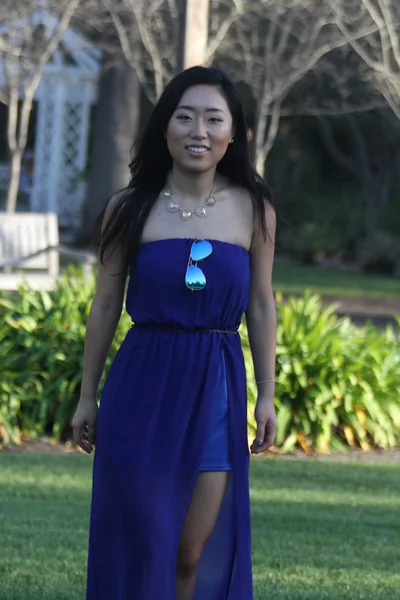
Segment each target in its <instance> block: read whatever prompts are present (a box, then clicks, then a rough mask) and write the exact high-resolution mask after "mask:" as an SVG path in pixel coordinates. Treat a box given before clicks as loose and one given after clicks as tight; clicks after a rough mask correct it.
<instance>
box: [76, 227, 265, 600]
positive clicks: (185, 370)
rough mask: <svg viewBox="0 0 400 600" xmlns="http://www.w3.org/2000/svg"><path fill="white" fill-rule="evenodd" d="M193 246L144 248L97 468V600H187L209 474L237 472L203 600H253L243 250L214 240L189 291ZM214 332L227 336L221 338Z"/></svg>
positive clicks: (93, 565)
mask: <svg viewBox="0 0 400 600" xmlns="http://www.w3.org/2000/svg"><path fill="white" fill-rule="evenodd" d="M193 241H194V240H193V239H181V238H173V239H166V240H159V241H155V242H149V243H146V244H144V245H143V246H141V248H140V251H139V255H138V260H137V263H136V266H135V268H134V269H133V272H132V274H131V277H130V281H129V286H128V292H127V298H126V309H127V311H128V313H129V314H130V315H131V317H132V321H133V322H134V323H135V326H134V327H132V328H131V329H130V330H129V331H128V332H127V335H126V337H125V340H124V341H123V343H122V345H121V347H120V349H119V351H118V352H117V355H116V357H115V359H114V361H113V364H112V366H111V368H110V371H109V373H108V376H107V379H106V382H105V385H104V389H103V393H102V397H101V403H100V409H99V418H98V426H97V443H96V452H95V457H94V464H93V490H92V503H91V515H90V535H89V555H88V579H87V595H86V598H87V600H176V584H175V573H176V560H177V551H178V546H179V540H180V533H181V530H182V526H183V523H184V520H185V516H186V512H187V509H188V506H189V504H190V500H191V496H192V493H193V489H194V486H195V483H196V478H197V474H198V472H199V471H201V470H225V469H229V470H231V471H232V474H231V477H230V480H229V485H228V488H227V491H226V494H225V498H224V501H223V504H222V507H221V511H220V514H219V517H218V520H217V524H216V526H215V529H214V531H213V533H212V535H211V537H210V539H209V541H208V542H207V544H206V546H205V549H204V552H203V555H202V558H201V562H200V566H199V571H198V577H197V583H196V591H195V600H252V598H253V591H252V574H251V537H250V502H249V483H248V469H249V450H248V442H247V397H246V376H245V367H244V360H243V353H242V349H241V344H240V337H239V335H238V334H237V333H236V332H237V329H238V327H239V325H240V322H241V319H242V316H243V313H244V312H245V310H246V308H247V302H248V294H249V281H250V266H249V255H248V253H247V252H246V250H244V249H243V248H241V247H239V246H237V245H234V244H230V243H227V242H221V241H216V240H210V242H211V243H212V245H213V253H212V254H211V255H210V256H209V257H208V258H207V259H205V260H204V261H202V262H201V263H199V266H200V267H201V269H202V271H203V272H204V274H205V276H206V278H207V285H206V287H205V288H204V289H203V290H202V291H200V292H191V291H189V290H188V289H187V288H186V286H185V284H184V278H185V272H186V266H187V262H188V256H189V252H190V248H191V245H192V243H193ZM210 330H217V331H213V332H211V331H210Z"/></svg>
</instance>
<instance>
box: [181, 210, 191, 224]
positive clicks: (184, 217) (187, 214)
mask: <svg viewBox="0 0 400 600" xmlns="http://www.w3.org/2000/svg"><path fill="white" fill-rule="evenodd" d="M180 213H181V219H182V221H187V220H188V219H190V217H191V216H192V211H191V210H181V211H180Z"/></svg>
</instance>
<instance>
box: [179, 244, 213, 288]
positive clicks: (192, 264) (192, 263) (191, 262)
mask: <svg viewBox="0 0 400 600" xmlns="http://www.w3.org/2000/svg"><path fill="white" fill-rule="evenodd" d="M199 242H207V244H209V245H210V247H211V252H210V253H209V254H207V256H205V257H204V258H201V259H198V260H194V259H193V258H192V251H193V248H194V246H195V245H196V244H197V243H199ZM213 250H214V248H213V246H212V244H211V243H210V242H209V241H208V240H194V242H193V243H192V245H191V247H190V252H189V259H188V263H187V267H186V273H185V285H186V287H187V288H188V290H190V291H191V292H201V290H204V288H205V287H206V284H207V280H206V276H205V275H204V273H203V271H202V270H201V269H200V267H199V266H198V264H197V263H199V262H202V261H203V260H205V259H206V258H208V257H209V256H211V254H212V253H213ZM190 267H196V268H197V269H199V271H200V272H201V273H202V275H203V277H204V280H205V283H204V285H203V286H202V287H201V288H198V289H195V288H192V287H190V286H188V284H187V274H188V271H189V268H190Z"/></svg>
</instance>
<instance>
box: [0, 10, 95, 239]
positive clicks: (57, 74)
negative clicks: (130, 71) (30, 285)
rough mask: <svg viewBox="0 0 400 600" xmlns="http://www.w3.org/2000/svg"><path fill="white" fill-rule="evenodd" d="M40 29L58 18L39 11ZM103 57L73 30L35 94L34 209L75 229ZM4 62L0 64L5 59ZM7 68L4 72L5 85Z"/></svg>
mask: <svg viewBox="0 0 400 600" xmlns="http://www.w3.org/2000/svg"><path fill="white" fill-rule="evenodd" d="M35 18H36V19H37V20H38V24H41V25H43V26H44V27H45V28H46V29H48V30H52V29H53V28H54V24H55V18H54V16H52V15H51V14H50V13H48V12H45V11H40V13H38V14H37V15H36V16H35ZM100 58H101V56H100V52H99V51H98V50H97V49H96V48H95V47H94V46H93V45H92V44H91V42H90V41H89V40H88V39H87V38H86V37H84V36H83V35H82V34H81V33H79V32H78V31H77V30H76V29H75V28H73V27H69V28H68V29H67V30H66V31H65V33H64V35H63V38H62V40H61V42H60V44H59V46H58V47H57V49H56V51H55V52H54V54H53V57H52V59H51V61H49V62H48V63H47V64H46V65H45V66H44V68H43V75H42V78H41V81H40V84H39V87H38V89H37V92H36V94H35V97H34V99H35V100H36V101H37V120H36V132H35V146H34V156H33V161H34V166H33V182H32V187H31V196H30V205H31V210H32V211H35V212H47V211H54V212H56V213H57V214H58V220H59V224H60V225H61V226H65V227H76V226H77V225H78V224H79V222H80V218H81V213H82V204H83V201H84V197H85V183H86V182H85V169H86V165H87V154H88V138H89V126H90V112H91V107H92V105H93V104H94V103H95V102H96V98H97V82H98V77H99V71H100ZM0 60H1V59H0ZM3 77H4V75H3V69H0V85H2V84H3V85H4V79H3V81H2V78H3Z"/></svg>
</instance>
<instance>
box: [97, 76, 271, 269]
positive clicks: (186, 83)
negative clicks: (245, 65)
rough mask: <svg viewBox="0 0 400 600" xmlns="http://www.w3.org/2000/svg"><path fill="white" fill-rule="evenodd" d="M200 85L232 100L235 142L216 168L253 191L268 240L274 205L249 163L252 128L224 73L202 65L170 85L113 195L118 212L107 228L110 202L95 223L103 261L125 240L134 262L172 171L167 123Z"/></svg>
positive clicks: (128, 261) (257, 214)
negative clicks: (268, 207) (269, 210)
mask: <svg viewBox="0 0 400 600" xmlns="http://www.w3.org/2000/svg"><path fill="white" fill-rule="evenodd" d="M195 85H212V86H216V87H218V88H219V89H220V91H221V93H222V94H223V96H224V98H225V100H226V102H227V104H228V107H229V110H230V112H231V115H232V119H233V126H234V131H235V136H234V142H233V143H232V144H229V146H228V148H227V151H226V153H225V155H224V157H223V158H222V160H221V161H220V162H219V163H218V165H217V172H218V173H220V174H221V175H223V176H225V177H227V178H228V179H229V180H230V181H232V182H233V183H235V184H237V185H238V186H241V187H243V188H245V189H247V190H248V191H249V193H250V194H251V198H252V202H253V207H254V214H255V218H256V219H258V221H259V224H260V227H261V231H262V234H263V236H264V239H266V236H267V224H266V221H265V204H266V202H270V203H271V204H272V198H271V193H270V190H269V187H268V185H267V184H266V182H265V181H264V180H263V178H262V177H261V176H260V175H259V174H258V173H257V172H256V171H255V169H254V167H253V166H252V164H251V161H250V154H249V148H248V138H247V134H248V127H247V123H246V117H245V113H244V109H243V104H242V101H241V98H240V96H239V93H238V91H237V89H236V87H235V85H234V84H233V83H232V82H231V81H230V79H229V78H228V77H227V75H226V74H225V73H224V72H223V71H221V70H220V69H217V68H215V67H209V68H206V67H200V66H199V67H192V68H190V69H187V70H185V71H183V72H181V73H179V75H177V76H176V77H174V78H173V79H172V80H171V81H170V82H169V83H168V85H167V86H166V88H165V90H164V92H163V93H162V95H161V98H160V99H159V101H158V103H157V105H156V106H155V108H154V110H153V112H152V114H151V117H150V119H149V122H148V123H147V126H146V128H145V130H144V132H143V134H142V137H141V139H140V140H139V142H138V144H137V149H136V154H135V157H134V159H133V160H132V161H131V163H130V164H129V169H130V173H131V178H130V181H129V184H128V186H127V187H126V188H124V189H123V190H120V192H119V193H117V194H116V195H115V196H114V197H113V210H112V211H110V212H111V214H110V216H109V218H108V219H107V223H106V224H105V226H104V228H103V231H102V224H103V219H104V214H105V211H106V210H107V206H106V207H105V208H104V209H103V210H102V212H101V213H100V215H99V218H98V220H97V223H96V238H97V243H98V244H99V246H100V260H101V262H104V254H105V251H106V250H110V249H111V251H113V250H114V249H115V247H116V245H117V244H119V243H120V242H122V246H123V248H124V252H125V257H126V267H127V268H128V267H129V266H132V264H133V262H134V260H135V258H136V255H137V252H138V248H139V244H140V241H141V236H142V232H143V228H144V225H145V223H146V220H147V218H148V216H149V214H150V212H151V209H152V208H153V206H154V204H155V202H156V201H157V198H158V196H159V194H160V193H161V191H162V189H163V187H164V185H165V182H166V180H167V175H168V173H169V172H170V171H171V169H172V157H171V155H170V153H169V150H168V147H167V142H166V139H165V132H166V130H167V127H168V123H169V121H170V119H171V117H172V115H173V114H174V112H175V110H176V108H177V106H178V104H179V101H180V100H181V98H182V96H183V94H184V93H185V91H186V90H187V89H188V88H190V87H192V86H195Z"/></svg>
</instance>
